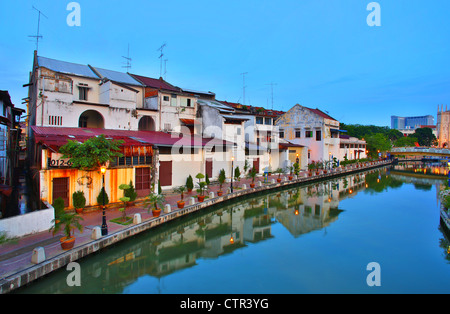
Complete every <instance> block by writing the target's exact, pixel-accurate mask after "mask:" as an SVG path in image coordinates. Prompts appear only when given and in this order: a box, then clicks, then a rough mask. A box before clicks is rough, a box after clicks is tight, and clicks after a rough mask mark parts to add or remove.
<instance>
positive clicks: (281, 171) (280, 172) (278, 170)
mask: <svg viewBox="0 0 450 314" xmlns="http://www.w3.org/2000/svg"><path fill="white" fill-rule="evenodd" d="M275 173H278V178H277V182H278V183H280V182H281V174H282V173H283V169H281V168H278V169H277V170H275Z"/></svg>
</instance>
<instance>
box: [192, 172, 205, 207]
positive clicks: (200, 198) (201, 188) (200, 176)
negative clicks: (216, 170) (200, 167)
mask: <svg viewBox="0 0 450 314" xmlns="http://www.w3.org/2000/svg"><path fill="white" fill-rule="evenodd" d="M195 177H196V178H197V179H198V187H199V188H198V189H197V193H199V194H198V195H197V198H198V201H199V202H203V201H204V199H205V195H204V191H205V187H206V182H204V181H202V179H203V178H204V177H205V176H204V175H203V173H200V172H199V173H197V175H196V176H195Z"/></svg>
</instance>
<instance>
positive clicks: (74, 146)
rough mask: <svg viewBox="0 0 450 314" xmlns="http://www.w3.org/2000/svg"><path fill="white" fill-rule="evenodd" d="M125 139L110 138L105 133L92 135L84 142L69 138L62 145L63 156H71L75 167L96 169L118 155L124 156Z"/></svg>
mask: <svg viewBox="0 0 450 314" xmlns="http://www.w3.org/2000/svg"><path fill="white" fill-rule="evenodd" d="M123 142H124V141H123V140H110V139H107V138H105V136H104V135H103V134H101V135H99V136H96V137H91V138H89V139H87V140H86V141H85V142H84V143H80V142H78V141H72V140H68V141H67V143H66V144H65V145H63V146H61V147H60V149H59V152H60V153H61V154H62V158H69V162H71V163H72V167H73V168H77V169H81V170H95V169H97V168H99V167H100V166H102V165H104V164H105V163H106V162H108V161H113V160H114V158H116V157H122V156H123V155H122V153H120V145H121V144H123Z"/></svg>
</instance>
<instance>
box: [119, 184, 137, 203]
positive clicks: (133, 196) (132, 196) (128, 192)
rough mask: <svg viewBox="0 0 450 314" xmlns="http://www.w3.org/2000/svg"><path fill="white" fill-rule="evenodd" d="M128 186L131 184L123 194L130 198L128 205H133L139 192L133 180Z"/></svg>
mask: <svg viewBox="0 0 450 314" xmlns="http://www.w3.org/2000/svg"><path fill="white" fill-rule="evenodd" d="M128 186H129V188H128V189H125V190H124V191H123V196H125V197H129V198H130V200H129V201H128V205H129V206H131V205H134V201H135V200H136V198H137V192H136V191H135V189H134V186H133V182H131V181H130V183H129V184H128ZM119 189H120V186H119Z"/></svg>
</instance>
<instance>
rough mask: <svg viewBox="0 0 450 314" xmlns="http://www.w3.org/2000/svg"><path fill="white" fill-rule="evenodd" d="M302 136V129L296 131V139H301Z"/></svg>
mask: <svg viewBox="0 0 450 314" xmlns="http://www.w3.org/2000/svg"><path fill="white" fill-rule="evenodd" d="M301 136H302V135H301V131H300V129H296V130H295V137H296V138H300V137H301Z"/></svg>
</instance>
